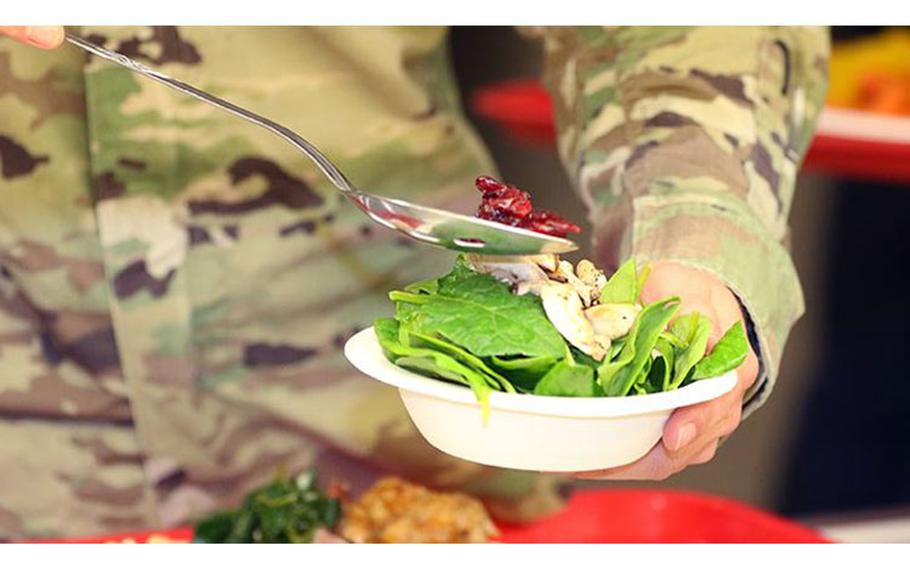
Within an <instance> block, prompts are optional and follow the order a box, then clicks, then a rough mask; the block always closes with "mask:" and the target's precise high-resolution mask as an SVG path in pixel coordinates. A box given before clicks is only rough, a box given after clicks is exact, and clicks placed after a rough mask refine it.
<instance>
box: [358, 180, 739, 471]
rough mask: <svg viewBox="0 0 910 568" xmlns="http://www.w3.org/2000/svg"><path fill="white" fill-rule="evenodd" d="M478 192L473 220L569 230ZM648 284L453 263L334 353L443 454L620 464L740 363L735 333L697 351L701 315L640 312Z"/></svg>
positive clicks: (722, 388)
mask: <svg viewBox="0 0 910 568" xmlns="http://www.w3.org/2000/svg"><path fill="white" fill-rule="evenodd" d="M477 185H478V188H479V189H480V190H481V192H483V194H484V202H483V203H482V204H481V206H480V209H479V211H478V215H479V216H481V217H484V218H488V219H492V220H495V221H499V222H505V223H508V224H511V225H513V226H520V227H528V228H530V229H531V230H538V231H541V232H547V233H548V234H554V235H556V236H565V234H566V233H567V232H574V231H575V230H576V229H577V227H576V226H574V225H572V224H571V223H569V222H567V221H565V220H563V219H562V218H560V217H559V216H557V215H555V214H553V213H550V212H537V211H534V210H533V207H532V206H531V204H530V199H529V198H528V196H527V194H526V193H524V192H522V191H520V190H518V189H517V188H515V187H514V186H511V185H506V184H499V183H498V182H496V181H495V180H492V179H491V178H486V177H484V178H478V182H477ZM648 272H649V270H648V267H647V266H644V267H639V266H638V265H637V263H636V261H635V259H629V260H627V261H626V262H625V263H624V264H622V265H621V266H620V267H619V268H618V269H617V270H616V271H615V272H614V273H613V274H611V275H609V276H608V275H607V274H605V273H604V272H603V271H602V270H600V269H599V268H597V267H596V266H595V265H594V263H592V262H591V261H588V260H582V261H580V262H578V263H577V264H575V265H573V264H572V263H571V262H569V261H567V260H563V259H561V258H560V257H559V256H558V255H555V254H543V255H534V256H518V257H507V256H484V255H472V254H462V255H459V256H458V257H457V258H456V260H455V264H454V266H453V268H452V270H451V271H450V272H449V273H448V274H445V275H442V276H440V277H439V278H435V279H430V280H424V281H420V282H414V283H413V284H410V285H408V286H406V287H404V289H402V290H394V291H392V292H390V293H389V298H390V300H391V301H392V302H393V303H394V310H395V311H394V316H393V317H389V318H381V319H378V320H376V321H375V322H374V324H373V327H372V328H370V329H367V330H364V331H362V332H360V333H359V334H357V335H355V336H354V337H353V338H352V339H351V340H350V341H349V343H348V344H347V346H346V349H345V352H346V355H347V357H348V358H349V360H350V361H351V362H352V363H353V364H354V365H355V366H356V367H358V368H359V369H360V370H361V371H363V372H364V373H366V374H367V375H370V376H372V377H373V378H376V379H377V380H380V381H383V382H386V383H388V384H391V385H393V386H396V387H398V388H399V390H400V392H401V395H402V399H403V401H404V403H405V406H406V408H407V409H408V412H409V413H410V415H411V418H412V420H413V421H414V422H415V425H416V426H417V428H418V430H420V431H421V433H422V434H423V435H424V437H426V438H427V440H428V441H429V442H430V443H431V444H433V445H435V446H436V447H437V448H439V449H441V450H443V451H445V452H447V453H450V454H453V455H456V456H458V457H462V458H465V459H469V460H472V461H476V462H479V463H485V464H488V465H497V466H501V467H510V468H515V469H533V470H545V471H585V470H592V469H602V468H606V467H613V466H616V465H621V464H624V463H630V462H632V461H634V460H635V459H638V458H639V457H641V456H642V455H644V454H645V453H647V451H648V450H649V449H650V448H651V447H652V446H653V445H654V443H656V442H657V441H658V440H659V438H660V434H661V429H662V427H663V424H664V422H665V421H666V419H667V418H668V417H669V415H670V413H671V412H672V410H673V409H675V408H678V407H681V406H687V405H689V404H694V403H697V402H702V401H704V400H709V399H711V398H714V397H717V396H720V395H722V394H724V393H725V392H728V391H729V390H730V389H732V388H733V386H734V384H735V382H736V377H735V372H734V371H735V369H736V368H737V367H738V366H739V365H740V364H742V363H743V361H744V360H745V358H746V355H747V352H748V341H747V339H746V335H745V332H744V329H743V327H742V324H741V323H736V324H735V325H733V326H731V327H730V328H729V329H728V330H726V332H725V333H724V334H723V336H722V337H721V338H720V339H719V340H718V341H717V343H716V344H715V345H714V346H713V348H711V349H710V350H709V349H708V348H707V345H708V338H709V333H710V330H711V328H712V322H711V321H710V320H709V318H707V317H706V316H705V315H703V314H700V313H697V312H691V313H687V314H684V315H680V314H679V311H680V304H681V300H680V298H678V297H672V296H671V297H667V298H663V299H660V300H658V301H655V302H652V303H645V302H643V301H642V299H641V291H642V288H643V287H644V285H645V282H646V281H647V278H648Z"/></svg>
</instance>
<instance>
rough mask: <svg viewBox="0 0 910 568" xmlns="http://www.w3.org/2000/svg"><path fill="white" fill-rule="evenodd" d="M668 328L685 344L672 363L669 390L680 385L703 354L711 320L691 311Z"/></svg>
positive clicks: (706, 345)
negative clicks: (671, 378) (671, 377)
mask: <svg viewBox="0 0 910 568" xmlns="http://www.w3.org/2000/svg"><path fill="white" fill-rule="evenodd" d="M670 330H671V331H673V333H674V334H675V335H676V336H677V337H679V338H680V339H682V340H683V342H684V343H685V344H686V347H685V349H683V350H682V351H681V352H680V354H679V356H678V357H677V358H676V361H675V363H674V368H673V380H672V381H671V382H670V386H669V390H673V389H676V388H678V387H679V386H680V384H681V383H682V382H683V379H685V378H686V376H687V375H688V374H689V371H690V370H691V369H692V368H693V367H695V365H696V364H697V363H698V362H699V361H700V360H701V358H702V357H704V356H705V350H706V349H707V347H708V336H709V335H710V334H711V320H709V319H708V318H707V317H705V316H703V315H701V314H700V313H698V312H692V313H690V314H687V315H684V316H681V317H679V318H677V319H676V321H674V322H673V324H672V325H671V326H670Z"/></svg>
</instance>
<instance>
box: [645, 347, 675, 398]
mask: <svg viewBox="0 0 910 568" xmlns="http://www.w3.org/2000/svg"><path fill="white" fill-rule="evenodd" d="M670 369H671V365H669V364H668V363H667V360H666V359H665V358H664V357H663V356H662V355H661V356H660V357H658V358H656V359H654V361H653V363H652V364H651V369H650V371H649V372H648V377H647V380H645V383H644V385H643V386H644V389H645V392H647V393H648V394H650V393H655V392H663V391H665V390H667V389H666V386H665V385H667V383H668V382H669V381H670Z"/></svg>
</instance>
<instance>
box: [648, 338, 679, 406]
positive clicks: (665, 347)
mask: <svg viewBox="0 0 910 568" xmlns="http://www.w3.org/2000/svg"><path fill="white" fill-rule="evenodd" d="M666 335H669V334H666ZM664 336H665V334H663V333H661V334H660V337H659V338H657V344H656V345H655V346H654V348H655V349H657V350H658V351H659V352H660V357H659V358H660V359H662V360H663V361H662V364H663V372H664V374H663V378H662V382H661V383H660V388H659V389H658V391H655V392H663V391H667V390H671V389H670V384H671V382H672V380H673V368H674V365H673V363H674V361H675V360H676V349H675V348H674V346H673V343H671V342H670V341H669V340H667V339H666V338H665V337H664ZM652 371H653V369H652Z"/></svg>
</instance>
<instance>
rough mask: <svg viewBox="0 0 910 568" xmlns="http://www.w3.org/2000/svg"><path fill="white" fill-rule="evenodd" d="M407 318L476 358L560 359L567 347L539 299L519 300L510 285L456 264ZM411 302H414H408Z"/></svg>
mask: <svg viewBox="0 0 910 568" xmlns="http://www.w3.org/2000/svg"><path fill="white" fill-rule="evenodd" d="M420 297H421V298H422V299H425V301H424V303H421V304H420V305H418V307H417V309H415V310H414V311H413V312H410V313H409V314H407V321H408V325H409V327H410V328H411V329H412V330H414V331H418V332H420V333H423V334H425V335H430V336H437V335H438V336H441V337H443V338H445V339H446V340H447V341H449V342H451V343H454V344H456V345H458V346H459V347H461V348H463V349H465V350H466V351H468V352H470V353H472V354H473V355H475V356H477V357H491V356H494V355H495V356H498V357H505V356H510V355H524V356H527V357H539V356H546V355H549V356H552V357H556V358H560V357H562V355H563V353H564V351H565V345H566V342H565V340H563V338H562V335H560V333H559V331H557V330H556V328H555V327H554V326H553V324H552V323H550V320H549V319H548V318H547V316H546V313H545V312H544V309H543V306H542V304H541V302H540V298H538V297H537V296H535V295H533V294H526V295H523V296H517V295H515V294H513V293H512V291H511V289H510V288H509V286H508V285H506V284H504V283H502V282H500V281H499V280H497V279H496V278H494V277H492V276H490V275H487V274H478V273H476V272H473V271H471V270H470V269H469V268H467V267H465V266H464V265H463V264H456V266H455V268H454V269H453V270H452V272H451V273H449V274H448V275H446V276H444V277H442V278H440V279H439V288H438V291H437V293H436V294H434V295H423V296H420ZM409 299H410V298H409Z"/></svg>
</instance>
